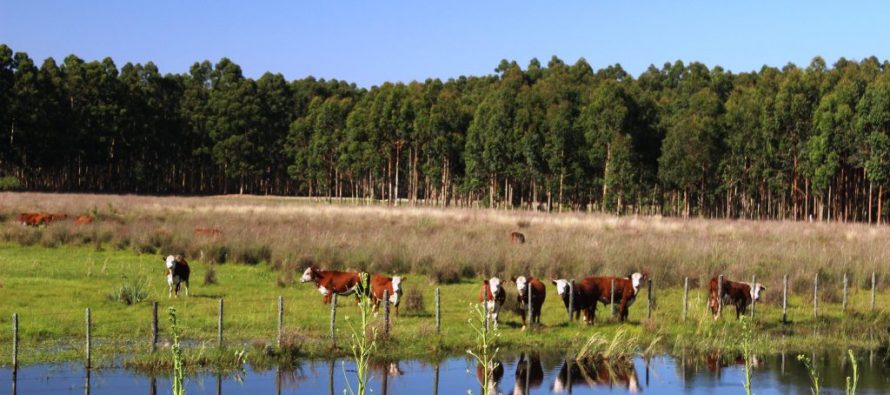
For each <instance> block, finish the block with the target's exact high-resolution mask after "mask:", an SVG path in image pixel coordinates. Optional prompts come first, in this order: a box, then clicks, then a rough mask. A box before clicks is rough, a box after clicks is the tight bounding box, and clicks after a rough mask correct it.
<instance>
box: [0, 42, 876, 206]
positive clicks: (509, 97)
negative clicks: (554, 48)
mask: <svg viewBox="0 0 890 395" xmlns="http://www.w3.org/2000/svg"><path fill="white" fill-rule="evenodd" d="M0 141H2V144H0V176H5V177H6V178H7V179H8V178H10V177H12V178H14V179H15V180H16V183H15V184H16V185H18V187H19V188H21V189H25V190H46V191H89V192H105V193H144V194H219V193H252V194H280V195H298V196H310V197H316V198H327V199H344V198H350V199H354V200H357V201H362V200H365V201H369V202H370V201H388V202H404V203H406V204H412V205H439V206H447V205H458V206H481V207H494V208H505V209H506V208H524V209H531V210H544V211H563V210H585V211H602V212H611V213H617V214H661V215H671V216H690V215H699V216H705V217H716V218H751V219H794V220H810V219H812V220H833V221H861V222H869V223H872V222H881V221H882V220H883V219H885V217H886V214H885V212H884V210H883V205H884V203H886V200H887V199H886V193H885V192H886V189H887V187H888V184H890V63H888V62H886V61H885V62H883V63H882V62H880V61H879V60H878V59H877V58H875V57H871V58H867V59H864V60H862V61H851V60H847V59H844V58H841V59H839V60H838V61H837V62H836V63H835V64H834V65H833V66H831V67H829V66H828V65H827V64H826V62H825V60H823V59H822V58H820V57H816V58H814V59H813V60H812V61H811V62H810V64H809V65H807V66H806V67H805V68H801V67H798V66H796V65H794V64H788V65H786V66H784V67H782V68H776V67H769V66H764V67H762V68H761V69H760V70H759V71H757V72H747V73H738V74H736V73H732V72H729V71H726V70H724V69H723V68H721V67H720V66H715V67H713V68H708V67H707V66H705V65H703V64H701V63H697V62H693V63H689V64H685V63H683V62H682V61H676V62H674V63H666V64H664V65H663V66H662V67H661V68H657V67H655V66H650V67H649V68H648V69H647V70H646V71H644V72H643V73H641V74H640V75H639V76H638V77H636V78H634V77H633V76H631V75H629V74H628V73H627V72H626V71H624V70H623V69H622V68H621V66H620V65H614V66H609V67H605V68H602V69H599V70H594V69H593V68H592V67H591V66H590V65H589V64H588V63H587V62H586V61H585V60H584V59H583V58H582V59H579V60H578V61H577V62H575V63H574V64H567V63H565V62H563V61H562V60H560V59H559V58H557V57H553V58H551V59H550V60H549V62H548V63H547V64H546V66H545V65H543V64H542V63H541V62H540V61H538V60H537V59H532V60H531V61H530V62H529V64H528V65H527V66H526V67H525V68H524V69H523V68H522V67H521V66H520V65H518V64H517V63H516V62H515V61H513V62H511V61H507V60H503V61H501V62H500V64H499V65H498V66H497V68H495V70H494V73H493V74H490V75H484V76H461V77H459V78H454V79H449V80H447V81H441V80H439V79H427V80H426V81H423V82H418V81H414V82H411V83H407V84H405V83H384V84H382V85H380V86H373V87H371V88H369V89H366V88H360V87H357V86H356V85H355V84H352V83H348V82H344V81H339V80H323V79H315V78H312V77H308V78H304V79H299V80H294V81H287V80H286V79H285V78H284V77H283V76H282V75H281V74H272V73H266V74H263V75H262V76H261V77H260V78H259V79H256V80H254V79H251V78H246V77H245V76H244V75H243V74H242V71H241V68H240V67H239V66H238V65H237V64H236V63H234V62H232V61H231V60H229V59H226V58H223V59H221V60H220V61H219V62H217V63H215V64H212V63H210V62H208V61H203V62H199V63H194V64H193V65H192V66H191V68H190V70H189V72H188V73H185V74H161V73H160V72H159V71H158V68H157V66H156V65H155V64H153V63H151V62H148V63H146V64H132V63H127V64H125V65H124V66H123V67H121V68H118V67H117V65H116V64H115V63H114V61H113V60H112V59H110V58H105V59H103V60H101V61H89V62H88V61H85V60H83V59H80V58H78V57H77V56H74V55H70V56H68V57H66V58H65V59H64V60H63V62H62V63H61V64H58V63H57V62H56V61H55V60H54V59H52V58H48V59H46V60H44V61H43V63H42V64H41V65H40V66H39V67H38V66H37V65H36V64H35V62H34V61H33V60H32V59H31V58H29V57H28V55H27V54H26V53H24V52H13V50H12V49H11V48H9V47H8V46H6V45H0Z"/></svg>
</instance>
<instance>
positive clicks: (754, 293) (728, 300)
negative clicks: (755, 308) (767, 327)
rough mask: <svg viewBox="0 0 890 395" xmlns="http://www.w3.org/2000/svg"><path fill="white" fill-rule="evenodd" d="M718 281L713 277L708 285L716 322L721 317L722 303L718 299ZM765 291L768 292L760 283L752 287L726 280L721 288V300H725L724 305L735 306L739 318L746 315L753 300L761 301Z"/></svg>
mask: <svg viewBox="0 0 890 395" xmlns="http://www.w3.org/2000/svg"><path fill="white" fill-rule="evenodd" d="M718 281H719V280H718V278H717V277H712V278H711V281H710V283H709V284H708V306H709V307H710V308H711V312H712V313H714V319H715V320H716V319H717V318H719V317H720V301H719V300H718V299H717V288H718V287H717V282H718ZM763 291H766V287H764V286H763V285H762V284H760V283H756V284H754V286H753V287H752V286H751V283H745V282H736V281H729V280H727V279H725V278H724V279H723V286H722V287H721V293H722V295H721V298H722V299H723V305H735V316H736V318H739V317H741V315H742V314H745V311H746V310H747V309H748V305H749V304H751V301H752V300H753V301H759V300H760V294H761V293H762V292H763Z"/></svg>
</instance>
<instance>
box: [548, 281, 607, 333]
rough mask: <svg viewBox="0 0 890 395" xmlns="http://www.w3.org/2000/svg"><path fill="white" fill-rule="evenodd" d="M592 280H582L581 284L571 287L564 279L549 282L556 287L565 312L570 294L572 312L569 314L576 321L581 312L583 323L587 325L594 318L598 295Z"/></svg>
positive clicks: (596, 287)
mask: <svg viewBox="0 0 890 395" xmlns="http://www.w3.org/2000/svg"><path fill="white" fill-rule="evenodd" d="M594 278H595V277H587V278H584V279H582V280H581V282H579V283H577V284H574V286H573V287H569V281H568V280H566V279H559V280H551V282H553V285H556V293H557V294H558V295H559V297H560V298H561V299H562V302H563V303H564V304H565V306H566V309H567V310H568V308H569V295H570V294H571V298H572V309H573V311H571V312H570V314H571V315H572V316H573V317H574V319H576V320H577V319H578V318H579V317H580V316H581V312H582V311H583V312H584V322H586V323H588V324H592V323H593V320H594V318H596V301H597V300H598V299H599V294H600V290H599V288H598V285H597V283H596V282H595V281H594ZM570 288H571V292H570Z"/></svg>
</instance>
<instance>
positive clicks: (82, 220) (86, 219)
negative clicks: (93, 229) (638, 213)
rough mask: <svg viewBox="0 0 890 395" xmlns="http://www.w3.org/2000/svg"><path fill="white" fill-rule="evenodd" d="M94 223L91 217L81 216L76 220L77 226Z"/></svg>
mask: <svg viewBox="0 0 890 395" xmlns="http://www.w3.org/2000/svg"><path fill="white" fill-rule="evenodd" d="M91 223H93V217H91V216H89V215H80V216H77V218H74V224H75V225H87V224H91Z"/></svg>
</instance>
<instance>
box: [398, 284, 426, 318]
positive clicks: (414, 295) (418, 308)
mask: <svg viewBox="0 0 890 395" xmlns="http://www.w3.org/2000/svg"><path fill="white" fill-rule="evenodd" d="M402 303H404V306H405V311H406V312H408V313H412V314H416V313H423V312H424V311H426V309H425V308H424V305H423V292H421V291H420V288H418V287H417V286H416V285H415V286H412V287H411V288H408V289H406V290H405V295H404V296H403V297H402Z"/></svg>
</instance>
